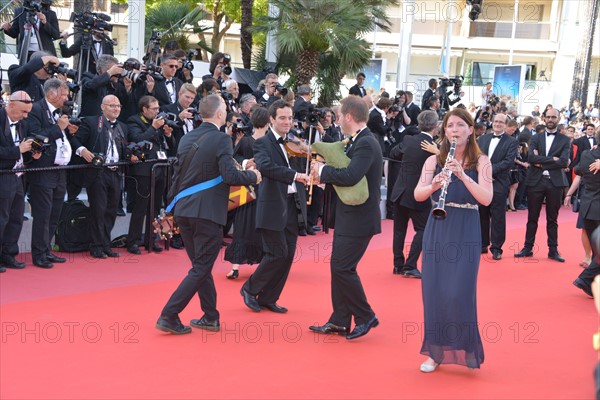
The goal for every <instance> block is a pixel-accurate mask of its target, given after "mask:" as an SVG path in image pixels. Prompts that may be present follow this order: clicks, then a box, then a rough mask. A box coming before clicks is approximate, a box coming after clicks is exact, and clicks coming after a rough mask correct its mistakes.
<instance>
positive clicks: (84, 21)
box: [69, 11, 113, 32]
mask: <svg viewBox="0 0 600 400" xmlns="http://www.w3.org/2000/svg"><path fill="white" fill-rule="evenodd" d="M69 21H70V22H73V23H74V25H75V29H80V30H83V31H87V32H89V31H100V32H104V31H108V32H112V30H113V26H112V25H111V24H109V23H108V21H110V16H108V15H106V14H102V13H94V12H91V11H84V12H80V13H76V12H74V13H72V14H71V18H70V19H69Z"/></svg>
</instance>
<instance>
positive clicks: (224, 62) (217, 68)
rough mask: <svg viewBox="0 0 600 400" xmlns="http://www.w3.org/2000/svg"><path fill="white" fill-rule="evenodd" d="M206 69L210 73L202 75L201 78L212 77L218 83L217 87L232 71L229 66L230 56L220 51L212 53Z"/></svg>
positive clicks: (221, 84)
mask: <svg viewBox="0 0 600 400" xmlns="http://www.w3.org/2000/svg"><path fill="white" fill-rule="evenodd" d="M208 71H209V72H210V74H207V75H204V76H203V77H202V80H205V79H214V80H215V81H217V83H218V84H219V87H221V86H223V82H225V81H226V80H228V79H229V76H230V75H231V73H232V72H233V70H232V68H231V56H230V55H229V54H227V53H221V52H217V53H215V54H213V55H212V57H211V58H210V66H209V67H208Z"/></svg>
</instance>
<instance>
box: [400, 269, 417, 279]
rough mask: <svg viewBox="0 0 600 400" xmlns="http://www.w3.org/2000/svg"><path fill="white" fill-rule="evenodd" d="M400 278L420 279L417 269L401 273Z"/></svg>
mask: <svg viewBox="0 0 600 400" xmlns="http://www.w3.org/2000/svg"><path fill="white" fill-rule="evenodd" d="M402 276H403V277H405V278H416V279H421V272H419V270H418V269H416V268H414V269H409V270H407V271H402Z"/></svg>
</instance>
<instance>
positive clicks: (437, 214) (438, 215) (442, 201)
mask: <svg viewBox="0 0 600 400" xmlns="http://www.w3.org/2000/svg"><path fill="white" fill-rule="evenodd" d="M455 151H456V138H453V139H452V144H451V145H450V151H449V152H448V157H446V164H444V169H442V172H445V173H447V174H448V177H450V176H452V171H450V170H449V169H448V167H447V165H448V161H450V160H453V159H454V152H455ZM447 192H448V182H447V181H444V182H443V183H442V191H441V193H440V198H439V200H438V202H437V204H436V205H435V207H434V208H433V210H431V215H433V218H435V219H446V210H445V207H446V193H447Z"/></svg>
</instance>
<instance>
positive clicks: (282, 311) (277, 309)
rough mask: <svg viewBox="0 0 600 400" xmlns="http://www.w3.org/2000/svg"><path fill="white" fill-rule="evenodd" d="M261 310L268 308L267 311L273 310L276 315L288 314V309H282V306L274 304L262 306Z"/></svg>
mask: <svg viewBox="0 0 600 400" xmlns="http://www.w3.org/2000/svg"><path fill="white" fill-rule="evenodd" d="M260 308H266V309H267V310H271V311H273V312H274V313H279V314H285V313H286V312H288V309H287V308H285V307H281V306H280V305H278V304H277V303H272V304H261V305H260Z"/></svg>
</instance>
